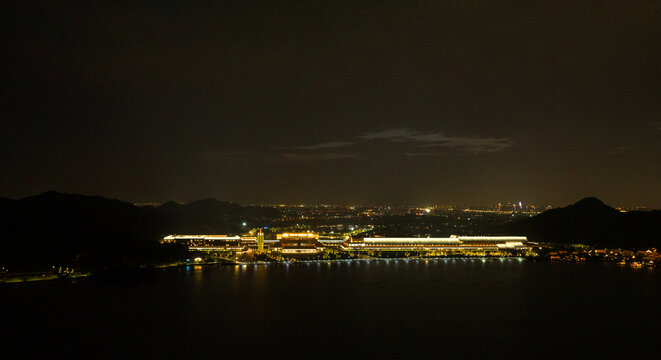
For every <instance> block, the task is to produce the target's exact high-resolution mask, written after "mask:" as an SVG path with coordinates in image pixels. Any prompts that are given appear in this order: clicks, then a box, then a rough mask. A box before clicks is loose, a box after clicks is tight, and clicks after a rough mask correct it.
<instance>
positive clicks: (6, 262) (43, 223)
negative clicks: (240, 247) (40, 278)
mask: <svg viewBox="0 0 661 360" xmlns="http://www.w3.org/2000/svg"><path fill="white" fill-rule="evenodd" d="M172 204H174V205H172ZM227 204H231V203H225V202H220V201H217V200H212V199H208V200H203V201H201V202H194V203H191V204H188V205H178V204H176V203H166V204H164V205H162V206H160V207H158V208H153V207H137V206H134V205H132V204H130V203H126V202H122V201H119V200H111V199H106V198H103V197H97V196H85V195H77V194H63V193H58V192H54V191H51V192H46V193H43V194H40V195H36V196H31V197H27V198H24V199H21V200H11V199H4V198H1V199H0V228H1V229H2V233H1V236H0V264H2V265H3V266H8V267H9V268H10V269H12V270H14V269H22V268H26V269H27V268H35V267H37V266H45V265H49V266H50V265H51V264H57V265H70V266H71V265H79V266H83V267H95V266H97V267H98V266H106V265H110V264H116V263H131V262H145V261H159V260H163V259H168V258H172V257H176V256H180V255H181V254H182V253H185V249H183V251H182V249H173V248H167V246H162V245H160V244H159V243H158V241H159V239H161V238H162V237H163V236H165V235H168V234H182V233H215V234H223V233H237V232H239V231H240V229H241V225H240V224H241V222H243V221H248V222H252V223H256V222H257V219H256V216H260V218H259V220H260V221H262V219H263V218H266V217H267V216H271V215H275V216H277V211H276V212H275V213H273V212H269V211H268V210H266V211H261V212H260V211H258V210H253V209H252V208H244V207H241V206H240V205H237V204H231V205H227ZM175 205H176V206H175ZM273 210H275V209H273Z"/></svg>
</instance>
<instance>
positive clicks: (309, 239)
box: [277, 232, 319, 254]
mask: <svg viewBox="0 0 661 360" xmlns="http://www.w3.org/2000/svg"><path fill="white" fill-rule="evenodd" d="M277 239H278V240H279V241H280V246H281V247H282V250H281V252H282V253H284V254H315V253H317V252H318V251H319V250H318V249H317V241H318V240H319V234H315V233H309V232H308V233H282V234H278V235H277Z"/></svg>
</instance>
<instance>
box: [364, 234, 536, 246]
mask: <svg viewBox="0 0 661 360" xmlns="http://www.w3.org/2000/svg"><path fill="white" fill-rule="evenodd" d="M464 241H467V242H470V241H505V242H528V238H527V237H525V236H451V237H447V238H414V237H411V238H395V237H392V238H388V237H375V238H364V239H363V242H364V243H382V244H383V243H386V244H389V243H400V244H401V243H409V244H438V243H441V244H461V243H462V242H464Z"/></svg>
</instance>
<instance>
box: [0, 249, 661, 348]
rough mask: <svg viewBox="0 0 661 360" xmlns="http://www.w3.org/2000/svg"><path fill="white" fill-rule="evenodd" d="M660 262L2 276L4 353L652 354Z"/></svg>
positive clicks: (660, 340) (659, 316) (659, 320)
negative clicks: (9, 280)
mask: <svg viewBox="0 0 661 360" xmlns="http://www.w3.org/2000/svg"><path fill="white" fill-rule="evenodd" d="M660 273H661V272H660V271H659V270H658V269H657V270H648V269H630V268H623V267H618V266H615V265H604V264H553V263H531V262H519V261H517V260H506V261H500V260H489V261H487V262H482V261H481V260H473V261H471V260H430V261H428V262H425V261H403V260H399V261H394V260H391V261H389V262H385V261H381V262H369V263H368V262H353V263H333V264H327V263H314V264H296V265H269V266H245V267H239V266H237V267H234V266H232V267H205V268H202V267H196V268H193V267H191V268H190V269H189V270H168V271H164V272H163V273H161V274H158V275H157V276H156V277H155V278H154V279H150V280H148V281H144V282H138V283H122V284H115V283H113V284H110V283H100V282H94V281H89V280H86V281H80V282H78V283H74V284H66V283H47V282H43V283H32V284H17V285H14V284H12V285H4V286H1V287H0V294H1V301H0V305H1V306H2V316H3V321H2V326H3V332H5V335H3V337H2V339H3V343H4V344H3V347H2V352H3V353H1V354H0V355H2V356H0V357H1V358H3V359H10V358H16V357H15V356H10V355H11V354H10V351H13V350H15V349H20V350H21V352H22V354H23V355H25V356H28V355H33V354H43V355H47V356H46V357H47V358H68V357H76V358H79V357H88V358H99V357H102V358H135V357H143V358H174V357H179V358H194V357H200V358H210V357H213V358H222V357H237V358H239V357H240V358H256V357H275V358H280V357H282V356H283V355H286V357H290V358H302V357H310V358H358V357H392V358H401V357H405V358H417V357H421V356H422V355H427V356H431V357H434V358H444V357H449V356H453V357H460V358H466V357H476V356H481V357H485V356H486V357H490V358H493V357H496V358H508V357H516V358H523V357H529V358H540V357H559V358H579V357H588V358H593V357H597V356H604V355H606V356H608V355H612V354H614V353H622V354H627V355H628V356H627V358H631V357H634V356H638V355H646V356H647V358H658V357H657V356H658V354H659V351H660V349H661V347H660V344H661V301H659V300H660V299H659V295H661V274H660Z"/></svg>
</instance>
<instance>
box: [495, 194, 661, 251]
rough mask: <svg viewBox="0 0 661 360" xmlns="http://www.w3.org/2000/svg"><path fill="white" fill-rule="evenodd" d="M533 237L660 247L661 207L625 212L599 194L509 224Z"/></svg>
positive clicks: (560, 241)
mask: <svg viewBox="0 0 661 360" xmlns="http://www.w3.org/2000/svg"><path fill="white" fill-rule="evenodd" d="M506 229H507V230H506V232H507V233H511V234H514V233H517V234H522V235H526V236H528V238H529V239H530V240H532V241H540V242H548V243H558V244H590V245H594V246H601V247H613V248H649V247H657V248H659V247H661V211H659V210H655V211H644V212H643V211H632V212H626V213H622V212H620V211H618V210H616V209H613V208H612V207H610V206H608V205H606V204H604V203H603V202H601V201H600V200H599V199H596V198H585V199H583V200H581V201H579V202H577V203H575V204H573V205H569V206H567V207H564V208H557V209H551V210H548V211H545V212H543V213H542V214H539V215H537V216H535V217H532V218H530V219H526V220H522V221H519V222H516V223H513V224H511V225H508V226H507V228H506Z"/></svg>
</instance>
